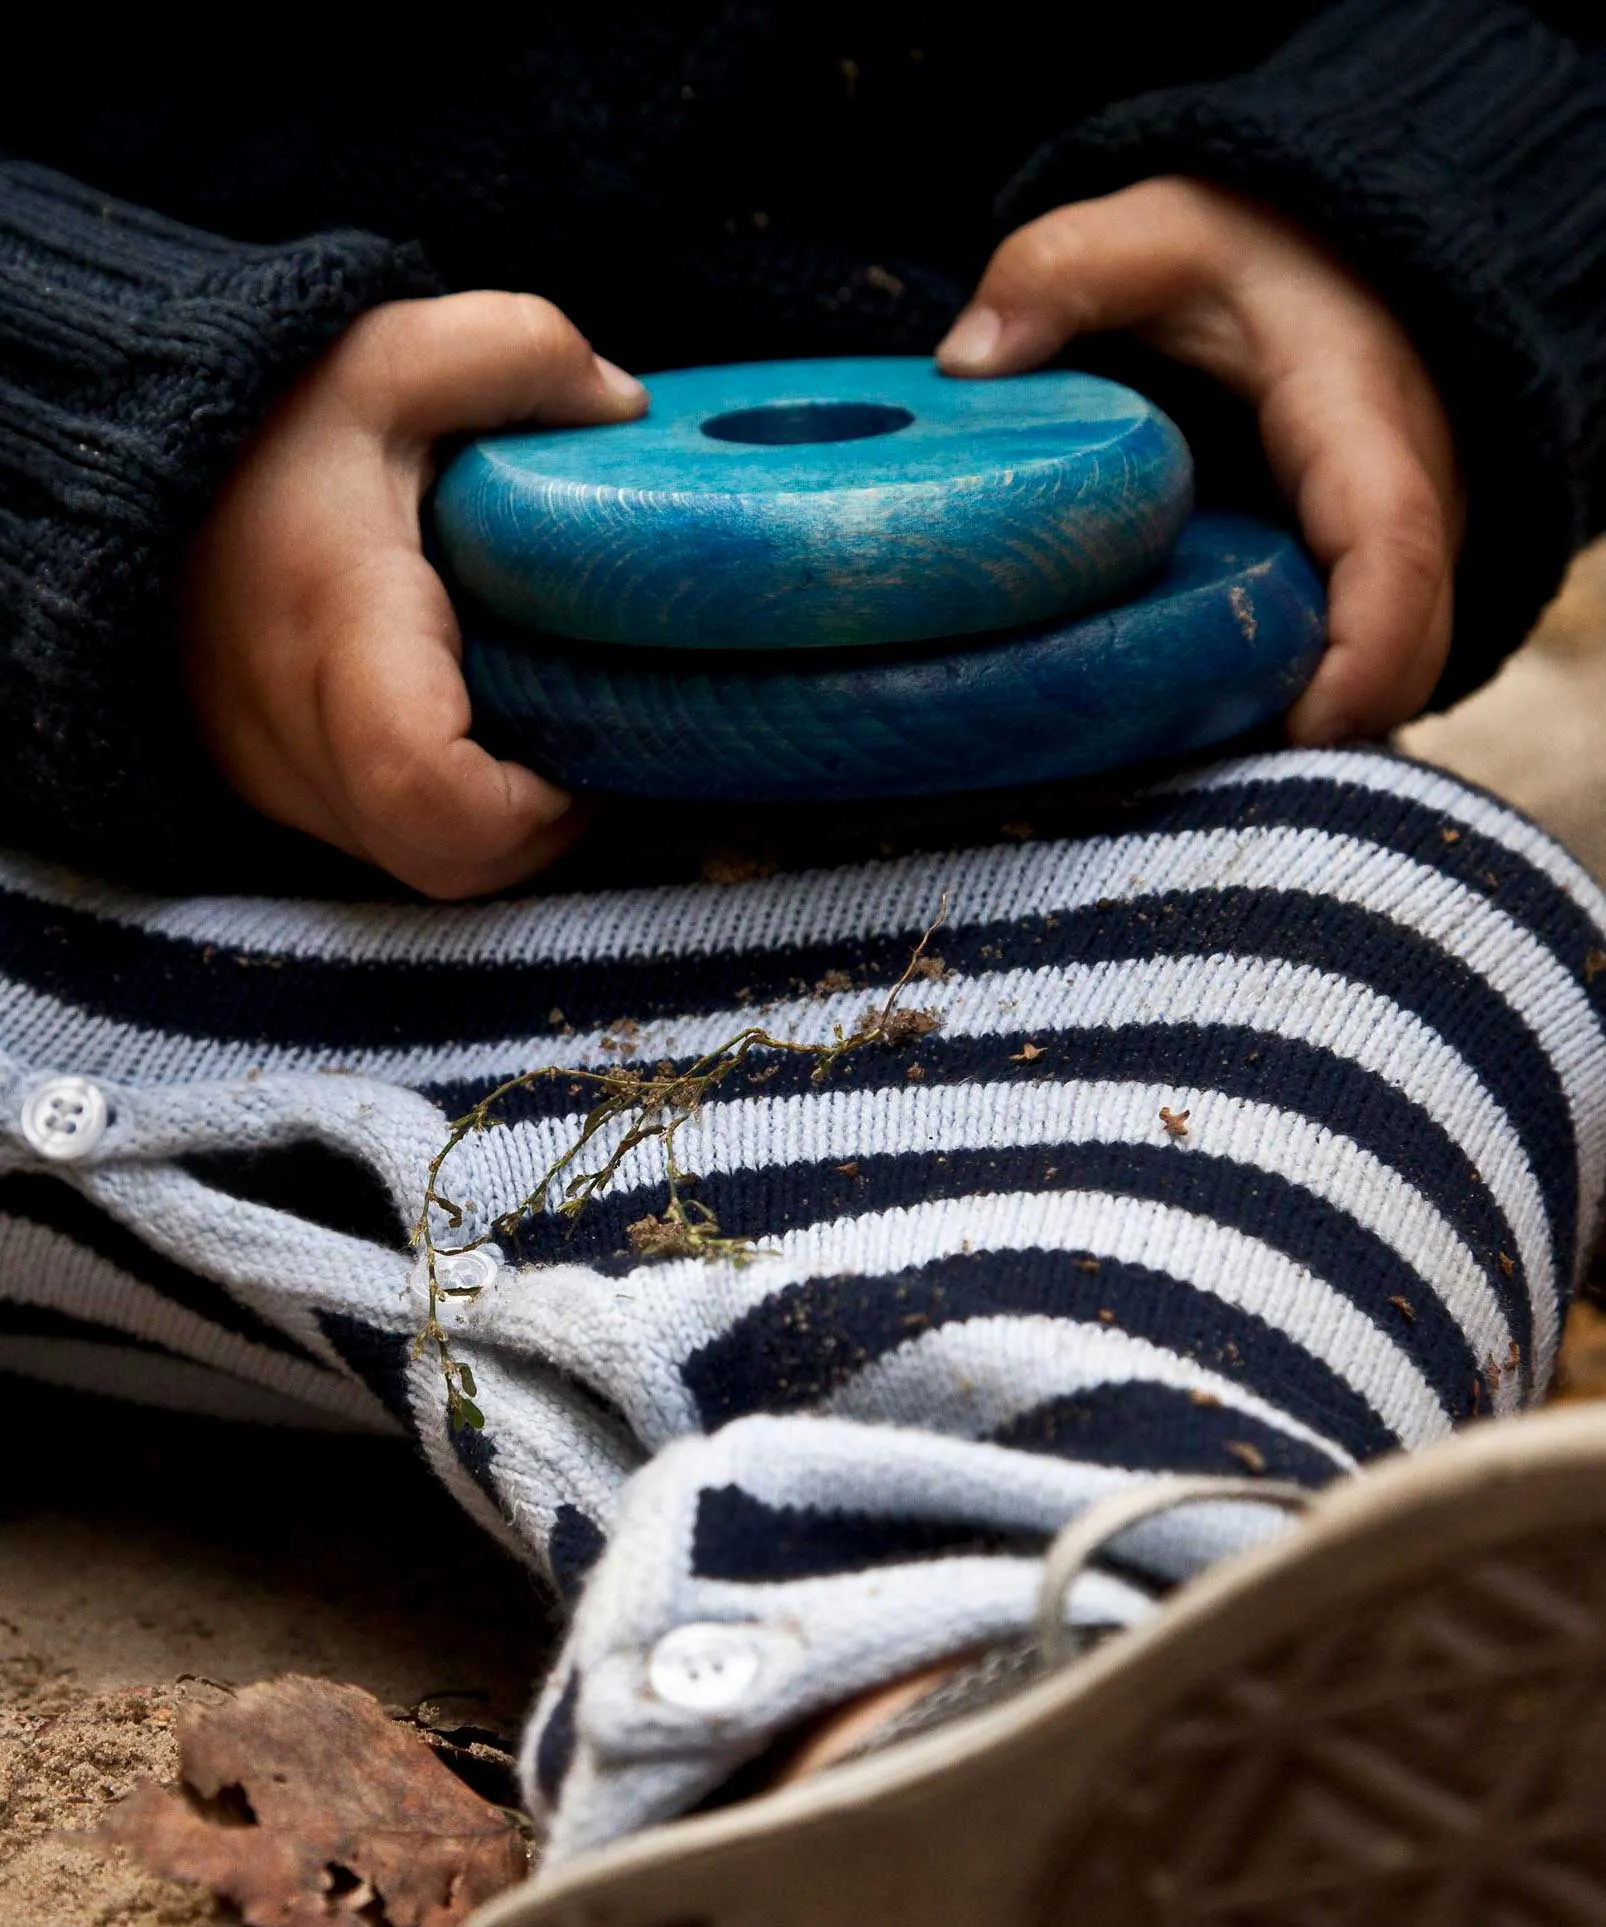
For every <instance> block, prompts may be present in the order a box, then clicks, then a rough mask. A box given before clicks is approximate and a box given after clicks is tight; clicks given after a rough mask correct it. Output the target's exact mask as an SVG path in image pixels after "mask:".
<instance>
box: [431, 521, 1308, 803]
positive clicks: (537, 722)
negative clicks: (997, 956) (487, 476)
mask: <svg viewBox="0 0 1606 1927" xmlns="http://www.w3.org/2000/svg"><path fill="white" fill-rule="evenodd" d="M1324 626H1325V599H1324V596H1323V592H1322V587H1321V584H1320V582H1319V581H1318V580H1317V578H1316V576H1315V574H1314V573H1313V572H1312V570H1311V567H1310V564H1309V563H1308V562H1307V560H1306V559H1305V557H1304V555H1303V553H1302V552H1301V550H1300V549H1299V547H1298V545H1297V543H1296V542H1295V541H1294V540H1293V538H1292V537H1290V536H1288V535H1286V534H1283V533H1282V532H1280V531H1278V530H1275V529H1271V528H1268V527H1266V526H1265V525H1263V524H1261V523H1257V522H1253V521H1250V520H1248V519H1247V518H1244V517H1240V516H1227V515H1215V514H1201V515H1198V516H1195V517H1194V518H1193V520H1192V521H1191V522H1190V523H1189V524H1188V526H1187V527H1186V528H1185V530H1184V531H1183V534H1182V537H1181V540H1180V541H1179V542H1178V543H1177V546H1176V550H1175V553H1174V554H1173V556H1172V560H1171V563H1170V566H1169V567H1168V569H1167V570H1166V572H1165V574H1164V575H1163V576H1162V577H1161V578H1160V579H1159V581H1158V582H1156V583H1155V585H1154V586H1153V587H1152V588H1150V589H1149V590H1148V591H1147V592H1146V593H1145V594H1143V595H1142V596H1140V597H1138V598H1137V599H1136V600H1134V601H1131V602H1127V603H1123V604H1120V605H1118V606H1115V607H1112V608H1106V609H1104V610H1102V611H1100V612H1098V613H1096V614H1093V615H1087V616H1083V617H1081V618H1080V619H1077V620H1074V621H1062V622H1056V623H1051V624H1047V625H1040V626H1037V627H1034V628H1029V629H1018V630H1014V631H1012V632H1009V633H1007V634H1004V635H997V636H988V637H985V638H968V639H966V640H964V641H961V642H958V643H953V644H922V645H917V646H908V647H903V648H898V649H892V650H886V651H858V650H855V651H848V650H842V651H836V652H833V653H830V654H811V655H809V656H807V657H803V658H798V657H790V658H788V657H784V656H775V655H761V654H756V653H755V654H748V655H745V656H741V657H735V656H730V655H714V654H712V653H699V654H686V655H683V656H668V655H665V656H652V657H646V656H643V654H642V653H641V652H640V651H636V650H623V649H607V648H599V647H595V646H592V647H587V646H584V645H574V644H565V643H561V642H556V641H554V640H552V639H551V638H542V637H535V636H531V635H527V634H523V633H520V632H518V631H515V630H512V629H510V628H508V627H506V626H504V625H497V624H495V623H494V622H492V621H482V620H479V619H477V618H476V617H474V616H473V615H472V613H469V612H465V631H466V648H465V656H464V667H465V671H466V674H467V677H468V683H469V688H470V691H471V693H472V696H473V700H474V713H475V720H476V725H477V733H478V734H479V735H480V736H481V738H482V740H484V741H486V742H487V743H489V744H490V745H491V746H492V747H493V748H495V749H496V750H498V751H499V752H500V753H501V754H504V755H508V756H512V757H515V758H517V759H518V760H520V761H522V762H525V763H528V764H529V765H530V766H531V767H532V768H534V769H537V770H540V771H542V772H543V773H544V774H546V775H548V776H550V777H552V778H553V779H554V781H556V782H559V783H561V784H563V785H564V787H566V788H569V789H577V790H595V791H602V792H610V793H613V794H616V795H627V796H649V797H680V798H688V799H689V798H699V799H704V800H707V799H717V798H728V799H731V800H747V801H759V800H779V799H785V798H792V799H804V798H826V797H855V796H862V797H873V796H918V795H927V794H933V793H939V792H944V791H955V790H967V789H992V788H1000V787H1007V786H1009V785H1012V784H1018V783H1034V782H1046V781H1052V780H1056V779H1059V778H1062V777H1068V776H1079V775H1083V774H1086V773H1087V772H1089V771H1093V770H1104V769H1114V768H1118V767H1119V766H1121V765H1122V764H1125V763H1133V762H1140V761H1144V760H1147V759H1148V758H1150V757H1155V756H1166V755H1175V754H1181V753H1183V752H1186V751H1190V750H1197V749H1202V748H1205V747H1207V746H1209V745H1211V744H1213V743H1219V742H1224V741H1226V740H1227V739H1228V738H1229V737H1232V736H1236V735H1238V734H1239V733H1240V732H1241V731H1243V730H1246V729H1249V728H1251V727H1252V726H1253V725H1255V724H1257V723H1261V722H1265V721H1267V720H1268V719H1269V718H1271V717H1273V716H1276V715H1278V714H1280V713H1281V712H1282V711H1283V710H1284V709H1286V708H1287V707H1288V706H1289V704H1290V703H1291V702H1292V701H1293V700H1294V698H1295V697H1296V696H1297V695H1298V694H1299V692H1300V691H1301V690H1302V689H1303V688H1304V686H1305V684H1306V683H1307V682H1308V681H1309V680H1310V678H1311V676H1312V675H1313V674H1314V673H1315V669H1316V665H1317V663H1318V662H1319V660H1320V659H1321V653H1322V647H1323V632H1324Z"/></svg>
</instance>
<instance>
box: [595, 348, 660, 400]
mask: <svg viewBox="0 0 1606 1927" xmlns="http://www.w3.org/2000/svg"><path fill="white" fill-rule="evenodd" d="M596 363H597V373H598V374H599V375H601V377H602V385H603V387H604V388H606V389H607V391H608V393H609V394H610V395H617V396H618V397H619V399H620V400H621V401H640V400H641V398H642V396H643V395H645V394H646V392H647V391H646V389H645V388H644V387H643V386H642V384H641V383H640V382H639V381H637V380H636V378H635V376H634V375H627V374H626V373H625V371H624V369H623V368H620V367H618V366H617V365H616V364H615V363H614V362H611V361H609V360H607V359H606V357H605V356H602V355H598V356H597V357H596Z"/></svg>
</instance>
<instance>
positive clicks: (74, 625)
mask: <svg viewBox="0 0 1606 1927" xmlns="http://www.w3.org/2000/svg"><path fill="white" fill-rule="evenodd" d="M434 285H435V284H434V283H433V282H432V280H431V279H430V277H429V276H428V274H427V272H426V270H425V268H424V266H423V263H422V261H421V259H420V257H419V256H418V255H417V254H416V252H415V251H413V250H411V249H408V248H404V247H397V246H395V245H393V244H392V243H390V242H388V241H384V240H381V239H379V238H378V237H376V236H373V235H368V234H362V233H332V234H322V235H318V236H317V237H316V238H313V239H309V240H304V241H299V242H296V243H293V244H288V245H281V246H261V245H246V244H242V243H239V242H234V241H229V240H225V239H222V238H220V237H218V236H216V235H212V234H206V233H202V232H199V231H198V230H196V229H194V228H188V227H183V226H180V225H179V224H177V223H176V222H172V221H169V220H165V219H163V218H162V217H160V216H158V215H155V214H152V213H150V212H147V211H145V210H143V209H140V208H136V207H132V206H129V205H127V204H126V203H122V202H118V201H116V200H113V199H111V198H109V197H108V196H106V195H103V194H99V193H96V192H94V191H92V190H90V189H88V188H85V187H83V186H80V185H79V184H77V183H76V182H73V181H70V180H68V179H66V178H65V177H64V176H62V175H61V174H58V173H54V172H52V171H51V170H49V169H47V168H43V167H39V166H35V165H33V164H31V163H29V162H25V161H11V162H5V163H0V719H3V723H4V729H5V753H4V755H3V756H0V836H3V839H4V841H5V842H6V843H7V844H10V845H13V846H17V845H21V846H23V847H29V848H34V849H41V850H44V851H47V852H52V853H60V854H63V855H67V856H70V857H74V858H78V859H88V860H91V861H106V862H108V863H110V864H111V865H112V866H113V867H118V868H122V869H125V870H130V871H132V872H136V873H137V872H140V871H147V872H149V873H151V874H153V875H154V874H160V873H173V872H175V871H176V870H177V869H180V868H182V863H183V851H184V848H185V845H186V844H187V843H199V842H200V841H201V840H202V839H201V836H200V830H201V826H202V821H203V819H204V820H205V821H206V822H207V823H209V824H210V825H211V826H212V829H213V831H214V832H215V831H216V830H217V828H218V827H219V825H218V817H217V811H218V808H219V806H220V805H222V806H223V807H224V809H225V814H228V813H229V812H228V811H227V799H226V798H224V797H223V796H222V794H221V788H220V785H219V784H218V782H217V779H216V778H215V777H212V776H211V775H210V773H209V771H208V770H207V768H206V766H205V765H204V763H203V761H202V759H201V756H200V752H199V749H198V747H197V746H196V743H195V739H194V731H193V729H192V728H191V726H190V723H189V718H188V714H187V710H186V706H185V703H184V699H183V695H182V691H181V688H180V685H179V679H178V671H177V664H176V660H175V651H174V648H173V645H172V641H171V637H172V632H173V623H172V618H171V605H172V600H173V596H174V592H175V586H176V582H177V578H178V574H179V569H180V562H181V558H182V555H183V552H184V548H185V546H186V544H187V541H188V538H189V536H190V535H191V533H192V532H193V530H194V528H195V526H196V523H197V522H198V520H199V519H200V517H201V515H202V514H203V512H204V510H205V507H206V504H207V502H208V500H209V498H210V497H211V495H212V494H213V492H214V491H215V490H216V488H217V485H218V483H219V481H220V480H221V478H222V477H223V475H224V474H225V473H226V472H227V470H228V468H229V466H230V464H231V462H232V461H233V460H234V458H235V456H236V455H237V453H238V451H239V449H240V446H241V444H242V442H243V441H244V440H245V439H246V437H247V436H248V435H249V434H250V433H251V431H252V430H253V428H254V427H255V426H256V425H257V424H258V423H259V422H260V420H261V419H262V417H263V415H264V413H265V412H266V410H267V408H268V406H269V404H270V402H271V400H272V399H273V397H274V395H275V393H276V392H277V391H278V390H279V389H281V388H282V387H283V386H284V385H285V384H286V383H287V381H288V380H289V379H290V378H291V377H292V376H293V375H294V373H295V372H296V371H297V370H298V369H300V368H301V367H302V366H303V365H305V363H306V362H307V361H308V360H309V359H310V358H311V357H312V355H313V354H315V353H316V351H317V350H318V349H319V348H320V347H322V346H323V345H324V344H325V343H326V342H328V341H330V340H332V339H333V338H334V337H335V336H336V335H337V334H338V333H339V332H340V330H341V328H342V327H343V326H344V325H345V324H346V323H347V322H348V321H349V320H350V319H351V318H352V317H353V316H354V315H356V314H358V313H360V312H361V311H362V310H363V309H365V308H366V307H368V306H370V305H372V304H373V303H374V302H376V301H381V300H385V299H388V298H391V297H394V296H398V295H402V294H407V293H419V292H423V291H425V290H428V289H432V288H433V287H434ZM240 815H241V818H242V819H243V817H244V812H243V811H242V812H241V813H240Z"/></svg>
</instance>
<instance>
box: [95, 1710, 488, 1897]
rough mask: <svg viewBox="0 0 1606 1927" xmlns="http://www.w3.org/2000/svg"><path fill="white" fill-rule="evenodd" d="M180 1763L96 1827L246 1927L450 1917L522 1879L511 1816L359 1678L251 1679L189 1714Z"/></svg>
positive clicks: (183, 1729) (182, 1730) (181, 1733)
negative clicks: (226, 1908)
mask: <svg viewBox="0 0 1606 1927" xmlns="http://www.w3.org/2000/svg"><path fill="white" fill-rule="evenodd" d="M179 1768H180V1772H181V1774H182V1777H183V1782H184V1785H183V1790H182V1791H180V1792H169V1791H167V1790H166V1789H165V1788H163V1787H159V1786H157V1785H156V1784H155V1783H154V1782H153V1781H146V1782H145V1783H144V1784H143V1785H142V1786H139V1787H136V1788H135V1790H134V1791H133V1793H131V1794H130V1795H129V1797H128V1798H127V1799H126V1800H124V1801H123V1802H122V1804H121V1805H120V1806H118V1807H117V1808H115V1809H114V1810H113V1812H112V1813H111V1815H110V1816H109V1817H108V1819H107V1820H106V1821H105V1822H104V1823H103V1825H102V1827H101V1829H100V1831H101V1835H102V1837H103V1838H105V1839H108V1840H111V1841H115V1842H116V1843H118V1844H119V1845H121V1846H124V1847H127V1848H128V1849H129V1850H130V1852H131V1853H132V1854H133V1855H134V1857H135V1858H136V1859H137V1860H139V1861H140V1862H141V1863H142V1864H143V1865H144V1866H146V1867H147V1868H149V1869H150V1870H151V1871H152V1872H153V1873H160V1874H165V1875H167V1876H168V1877H169V1878H171V1879H176V1880H189V1881H194V1882H196V1883H198V1884H199V1885H201V1886H204V1887H209V1888H210V1889H211V1890H212V1892H213V1893H214V1894H217V1895H218V1896H219V1897H220V1898H222V1899H225V1900H228V1901H231V1902H232V1903H233V1904H234V1906H235V1907H237V1908H238V1909H239V1911H240V1914H241V1916H242V1917H243V1919H244V1920H245V1922H246V1923H247V1927H327V1924H328V1923H329V1922H331V1921H342V1920H344V1921H351V1922H355V1921H357V1920H362V1921H364V1922H368V1923H371V1924H372V1927H457V1923H459V1922H461V1921H464V1920H466V1919H467V1918H468V1916H469V1914H470V1913H472V1912H473V1910H474V1908H476V1907H477V1906H479V1905H480V1903H481V1902H482V1901H486V1900H489V1899H490V1898H491V1896H492V1895H493V1894H499V1893H501V1892H502V1890H503V1889H504V1888H506V1887H511V1886H512V1885H513V1884H514V1883H515V1882H516V1881H519V1880H522V1879H523V1877H524V1872H525V1851H524V1841H523V1838H522V1837H521V1835H520V1833H519V1830H518V1827H517V1825H516V1824H515V1823H514V1821H513V1820H512V1819H511V1818H510V1817H509V1816H508V1815H507V1814H506V1813H504V1812H503V1811H502V1809H501V1808H499V1807H493V1806H492V1805H491V1804H490V1803H489V1802H488V1801H485V1800H482V1799H481V1798H480V1796H479V1795H478V1794H477V1793H474V1792H471V1791H470V1789H469V1788H468V1787H466V1786H464V1784H463V1783H462V1781H461V1780H459V1779H458V1778H456V1776H455V1775H454V1774H452V1773H451V1772H450V1771H448V1769H447V1768H446V1767H444V1766H442V1765H441V1763H440V1761H439V1760H438V1759H436V1757H435V1755H434V1754H433V1752H431V1750H430V1748H429V1746H428V1745H427V1743H426V1742H425V1741H423V1740H422V1739H421V1738H420V1737H419V1736H418V1735H417V1734H416V1733H414V1732H412V1731H410V1730H409V1729H408V1728H407V1727H404V1726H401V1725H398V1724H397V1723H396V1722H395V1721H394V1720H391V1719H389V1718H387V1717H386V1715H385V1712H384V1710H383V1708H382V1707H381V1706H380V1704H379V1702H378V1700H376V1699H374V1698H373V1697H372V1696H371V1695H370V1694H368V1693H365V1692H363V1691H362V1690H361V1689H360V1688H358V1687H355V1686H337V1685H335V1684H334V1683H333V1682H332V1681H329V1680H321V1679H306V1678H303V1677H300V1676H299V1675H295V1674H291V1675H289V1676H287V1677H286V1678H284V1679H277V1680H269V1681H267V1682H265V1683H264V1684H262V1685H259V1686H248V1687H246V1688H245V1689H244V1690H243V1691H242V1692H240V1693H238V1694H236V1695H235V1697H234V1698H233V1699H232V1700H230V1701H229V1703H228V1704H227V1705H226V1706H218V1707H208V1708H206V1709H204V1710H200V1711H197V1712H195V1713H193V1714H191V1715H189V1716H188V1717H187V1718H186V1719H185V1720H184V1722H183V1724H182V1726H181V1727H180V1731H179Z"/></svg>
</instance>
